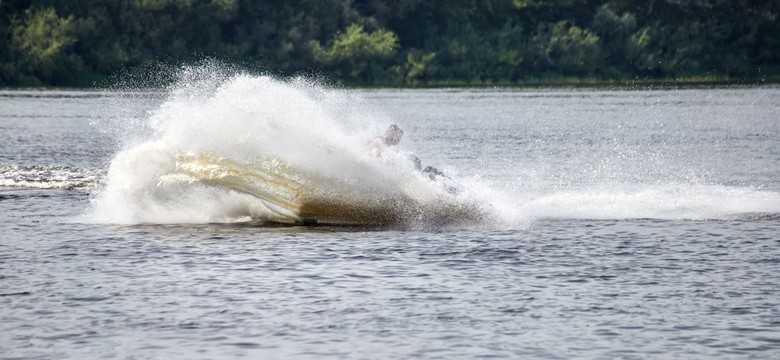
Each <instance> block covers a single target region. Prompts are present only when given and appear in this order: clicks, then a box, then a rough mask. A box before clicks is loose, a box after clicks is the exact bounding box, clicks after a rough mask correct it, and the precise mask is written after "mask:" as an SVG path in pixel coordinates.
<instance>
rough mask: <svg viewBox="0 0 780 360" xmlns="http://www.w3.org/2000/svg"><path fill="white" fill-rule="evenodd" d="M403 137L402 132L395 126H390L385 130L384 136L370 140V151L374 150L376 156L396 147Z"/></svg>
mask: <svg viewBox="0 0 780 360" xmlns="http://www.w3.org/2000/svg"><path fill="white" fill-rule="evenodd" d="M403 136H404V131H403V130H401V128H400V127H398V125H396V124H391V125H390V127H388V128H387V130H385V136H377V137H375V138H374V140H371V144H370V146H371V149H372V150H376V151H377V154H380V155H381V153H382V151H383V150H385V149H387V148H389V147H391V146H395V145H398V143H399V142H401V138H402V137H403Z"/></svg>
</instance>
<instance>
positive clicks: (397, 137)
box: [385, 124, 404, 145]
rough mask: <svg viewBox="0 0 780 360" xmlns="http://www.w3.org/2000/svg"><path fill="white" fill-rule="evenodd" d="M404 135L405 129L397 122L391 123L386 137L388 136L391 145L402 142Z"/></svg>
mask: <svg viewBox="0 0 780 360" xmlns="http://www.w3.org/2000/svg"><path fill="white" fill-rule="evenodd" d="M402 136H404V131H403V130H401V128H399V127H398V125H396V124H392V125H390V127H388V128H387V131H386V132H385V138H387V143H388V144H390V145H397V144H398V143H399V142H401V137H402Z"/></svg>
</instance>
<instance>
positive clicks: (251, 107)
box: [0, 77, 780, 359]
mask: <svg viewBox="0 0 780 360" xmlns="http://www.w3.org/2000/svg"><path fill="white" fill-rule="evenodd" d="M279 104H287V105H284V106H281V105H279ZM266 109H273V111H270V112H265V110H266ZM269 117H272V118H273V119H270V118H269ZM263 119H265V120H268V121H270V122H266V123H271V124H275V125H273V126H276V127H278V126H281V127H285V126H288V125H289V126H293V125H294V126H302V127H300V128H299V130H297V131H298V132H299V133H300V134H302V135H301V136H302V138H305V139H311V136H312V134H316V135H318V136H321V137H322V139H323V140H322V141H323V142H325V143H327V142H329V141H330V142H333V141H335V139H347V140H343V141H355V142H359V141H368V140H370V139H371V136H373V135H375V134H377V133H379V132H381V131H382V129H384V127H386V126H387V124H389V123H391V122H394V123H397V124H399V125H400V126H401V127H402V128H403V129H404V130H405V137H404V139H403V141H402V142H401V144H399V148H400V149H401V150H403V151H408V152H413V153H415V154H416V155H417V156H419V157H420V158H421V159H422V161H423V162H424V163H425V164H433V165H435V166H437V167H438V168H439V169H441V170H442V171H444V172H445V173H446V174H448V175H449V176H451V177H452V178H453V179H457V180H458V181H459V182H460V183H461V184H462V185H463V187H464V188H466V189H468V191H469V192H470V193H472V194H473V196H476V197H477V198H479V199H480V200H481V201H482V202H483V203H485V204H487V206H489V207H490V208H491V209H492V210H491V211H493V212H494V215H495V219H493V220H491V221H489V222H488V221H486V222H484V223H477V224H474V223H468V224H465V223H464V224H451V225H448V226H444V227H439V226H434V227H431V226H425V225H426V224H416V225H414V226H389V227H385V228H344V227H302V226H276V225H271V224H268V223H265V222H263V221H259V220H258V219H257V218H256V217H255V215H256V214H257V209H256V208H255V207H254V206H255V205H254V203H253V201H255V200H253V199H252V198H251V197H250V196H247V195H244V194H238V193H235V192H233V191H230V190H226V189H213V188H211V187H209V186H206V185H204V184H199V183H197V182H196V183H187V184H184V185H181V184H180V185H177V187H166V186H167V185H165V184H163V183H161V182H160V181H157V180H154V179H158V180H159V176H160V175H161V174H160V173H159V171H160V170H159V169H160V168H159V167H154V166H152V165H149V166H146V165H145V164H155V163H156V162H159V159H157V158H155V157H154V156H153V155H149V154H155V153H153V152H133V151H136V150H137V149H139V148H145V147H154V148H155V149H159V148H165V149H167V148H173V147H177V146H178V147H184V148H187V149H189V150H192V149H196V150H203V149H210V151H222V153H221V154H233V155H231V156H233V157H234V158H236V159H239V160H240V159H241V158H242V157H248V156H250V155H252V154H250V153H247V151H248V150H247V149H250V148H251V146H252V142H253V141H254V139H255V136H259V137H262V136H263V135H262V134H261V131H260V130H258V128H256V127H255V126H256V123H258V122H262V121H265V120H263ZM279 119H283V121H280V120H279ZM322 124H326V125H327V126H325V127H322V126H323V125H322ZM307 126H312V128H316V129H317V131H316V132H311V133H309V132H307V130H305V129H306V128H307ZM300 129H303V130H300ZM304 133H305V134H304ZM0 134H2V141H0V224H2V225H0V239H2V240H0V358H3V359H14V358H25V359H27V358H41V359H65V358H71V359H82V358H138V359H143V358H187V359H190V358H237V357H247V358H267V359H290V358H296V359H306V358H311V359H326V358H327V359H382V358H386V359H401V358H424V359H434V358H439V359H457V358H462V359H474V358H511V359H517V358H543V359H572V358H577V359H587V358H599V359H613V358H625V359H632V358H664V359H672V358H697V359H701V358H708V359H716V358H724V359H725V358H728V359H731V358H765V359H775V358H778V356H780V271H778V270H780V88H778V87H775V86H764V87H724V88H706V89H704V88H701V89H670V88H666V89H516V90H515V89H442V90H352V91H350V90H334V89H329V88H327V87H323V86H319V85H316V84H312V83H310V82H306V81H299V82H290V83H283V82H279V81H275V80H270V79H267V78H261V77H244V78H242V79H238V80H236V79H231V78H228V79H224V78H220V79H217V80H214V79H210V80H208V81H202V80H197V79H196V80H192V79H190V80H188V81H187V82H181V83H179V85H177V86H174V87H173V88H171V89H167V90H160V91H119V90H113V91H37V90H30V91H17V90H6V91H0ZM357 139H364V140H357ZM272 140H273V139H267V140H266V142H270V141H272ZM278 140H280V142H279V144H282V145H277V146H282V147H281V148H277V150H279V151H282V150H283V151H285V152H287V153H296V152H304V151H303V150H305V149H307V148H306V146H307V144H306V142H307V141H303V140H301V138H297V137H293V138H285V139H278ZM146 156H148V157H146ZM344 156H346V155H344ZM128 157H130V158H133V161H135V162H134V164H142V165H141V166H135V167H133V166H127V164H125V163H124V162H123V161H124V160H122V159H124V158H128ZM325 165H327V164H325ZM150 179H151V180H150ZM366 196H370V194H366Z"/></svg>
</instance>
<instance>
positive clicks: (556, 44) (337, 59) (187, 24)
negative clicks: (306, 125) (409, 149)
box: [0, 0, 780, 87]
mask: <svg viewBox="0 0 780 360" xmlns="http://www.w3.org/2000/svg"><path fill="white" fill-rule="evenodd" d="M778 16H780V1H778V0H765V1H749V0H645V1H635V0H606V1H604V0H557V1H554V0H550V1H543V0H452V1H445V0H265V1H260V0H60V1H55V0H48V1H46V0H40V1H37V0H17V1H14V0H0V39H2V41H1V42H0V44H1V45H0V86H3V87H13V86H94V85H95V84H99V83H103V82H106V81H109V80H107V79H111V78H112V77H115V76H116V74H118V73H121V72H123V71H128V70H127V69H137V68H142V67H144V66H147V65H148V64H151V63H166V64H179V65H180V64H186V63H191V62H198V61H201V60H202V59H204V58H210V59H217V60H219V61H222V62H226V63H235V64H241V66H246V67H249V68H252V69H260V70H261V71H263V72H267V73H272V74H274V75H278V76H296V75H307V76H316V77H324V78H327V79H332V80H335V81H336V82H339V83H343V84H347V85H362V86H436V85H448V86H452V85H518V84H534V83H542V84H545V83H599V82H632V81H640V82H641V81H672V82H674V81H705V82H707V81H745V82H763V81H778V80H780V19H778Z"/></svg>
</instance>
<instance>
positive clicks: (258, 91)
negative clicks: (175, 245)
mask: <svg viewBox="0 0 780 360" xmlns="http://www.w3.org/2000/svg"><path fill="white" fill-rule="evenodd" d="M167 96H168V97H167V99H165V100H164V101H163V102H162V104H161V105H160V106H159V107H158V108H156V109H155V110H153V111H151V112H150V113H149V116H148V117H147V119H146V124H145V125H144V126H142V127H138V128H139V129H141V130H139V132H141V133H144V135H143V136H146V139H145V140H142V141H137V140H136V141H132V142H122V141H120V143H124V144H125V148H124V149H123V150H121V151H119V153H118V154H117V155H116V156H115V158H114V159H113V160H112V162H111V166H110V168H109V170H108V174H107V178H106V180H105V182H104V183H105V186H104V187H103V189H101V190H100V191H99V192H98V193H97V195H96V197H95V199H94V201H93V209H92V211H91V212H90V213H89V214H88V215H87V217H86V218H87V220H88V221H94V222H106V223H202V222H226V221H228V222H229V221H242V220H247V219H264V218H267V217H268V216H270V213H269V211H268V208H266V207H265V206H266V205H265V204H264V203H263V202H262V201H259V200H258V199H257V198H254V197H252V196H249V195H246V194H242V193H239V192H235V191H232V190H229V189H224V188H219V187H214V186H208V185H205V184H202V183H198V182H194V181H190V182H188V181H166V179H170V177H166V175H167V174H170V173H172V172H174V168H175V165H176V157H177V155H178V154H208V155H209V156H212V157H216V158H224V159H230V161H235V162H238V163H252V162H253V161H256V160H257V159H260V158H266V159H267V158H275V159H279V160H281V161H283V162H285V163H287V164H292V165H293V166H295V167H297V168H304V169H307V170H308V171H310V172H313V173H316V174H323V175H327V176H336V177H339V178H352V177H356V176H359V175H360V174H351V173H350V171H359V170H360V168H357V167H355V166H350V165H351V164H354V163H355V162H356V161H360V160H364V159H365V158H366V157H371V156H372V155H371V153H370V152H368V151H366V144H367V142H368V140H370V139H371V138H372V137H373V136H375V135H376V134H377V133H381V131H382V130H383V129H382V126H386V124H387V121H386V119H382V118H381V117H380V116H379V115H376V114H375V113H373V112H372V111H371V110H370V109H368V108H367V107H365V106H364V105H363V104H364V103H363V102H362V101H361V100H360V99H359V98H358V97H356V95H355V94H353V93H350V92H347V91H339V90H332V89H325V88H324V87H322V86H319V85H317V84H315V83H313V82H311V81H308V80H304V79H298V80H291V81H280V80H277V79H275V78H272V77H268V76H252V75H244V74H230V75H227V76H226V75H224V74H223V75H220V74H219V73H216V75H215V72H214V71H213V69H210V68H187V69H185V70H184V71H183V73H182V76H181V77H180V80H179V82H177V83H176V84H175V85H173V86H172V87H171V90H170V91H169V92H168V95H167ZM383 123H384V124H383ZM115 127H116V128H120V129H123V131H122V132H121V136H127V137H138V134H132V133H130V134H128V133H127V131H126V129H127V128H129V127H123V126H115ZM363 170H365V168H363ZM387 173H388V174H390V173H391V172H390V171H389V170H388V171H387ZM391 178H392V176H391ZM368 195H370V194H368Z"/></svg>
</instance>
